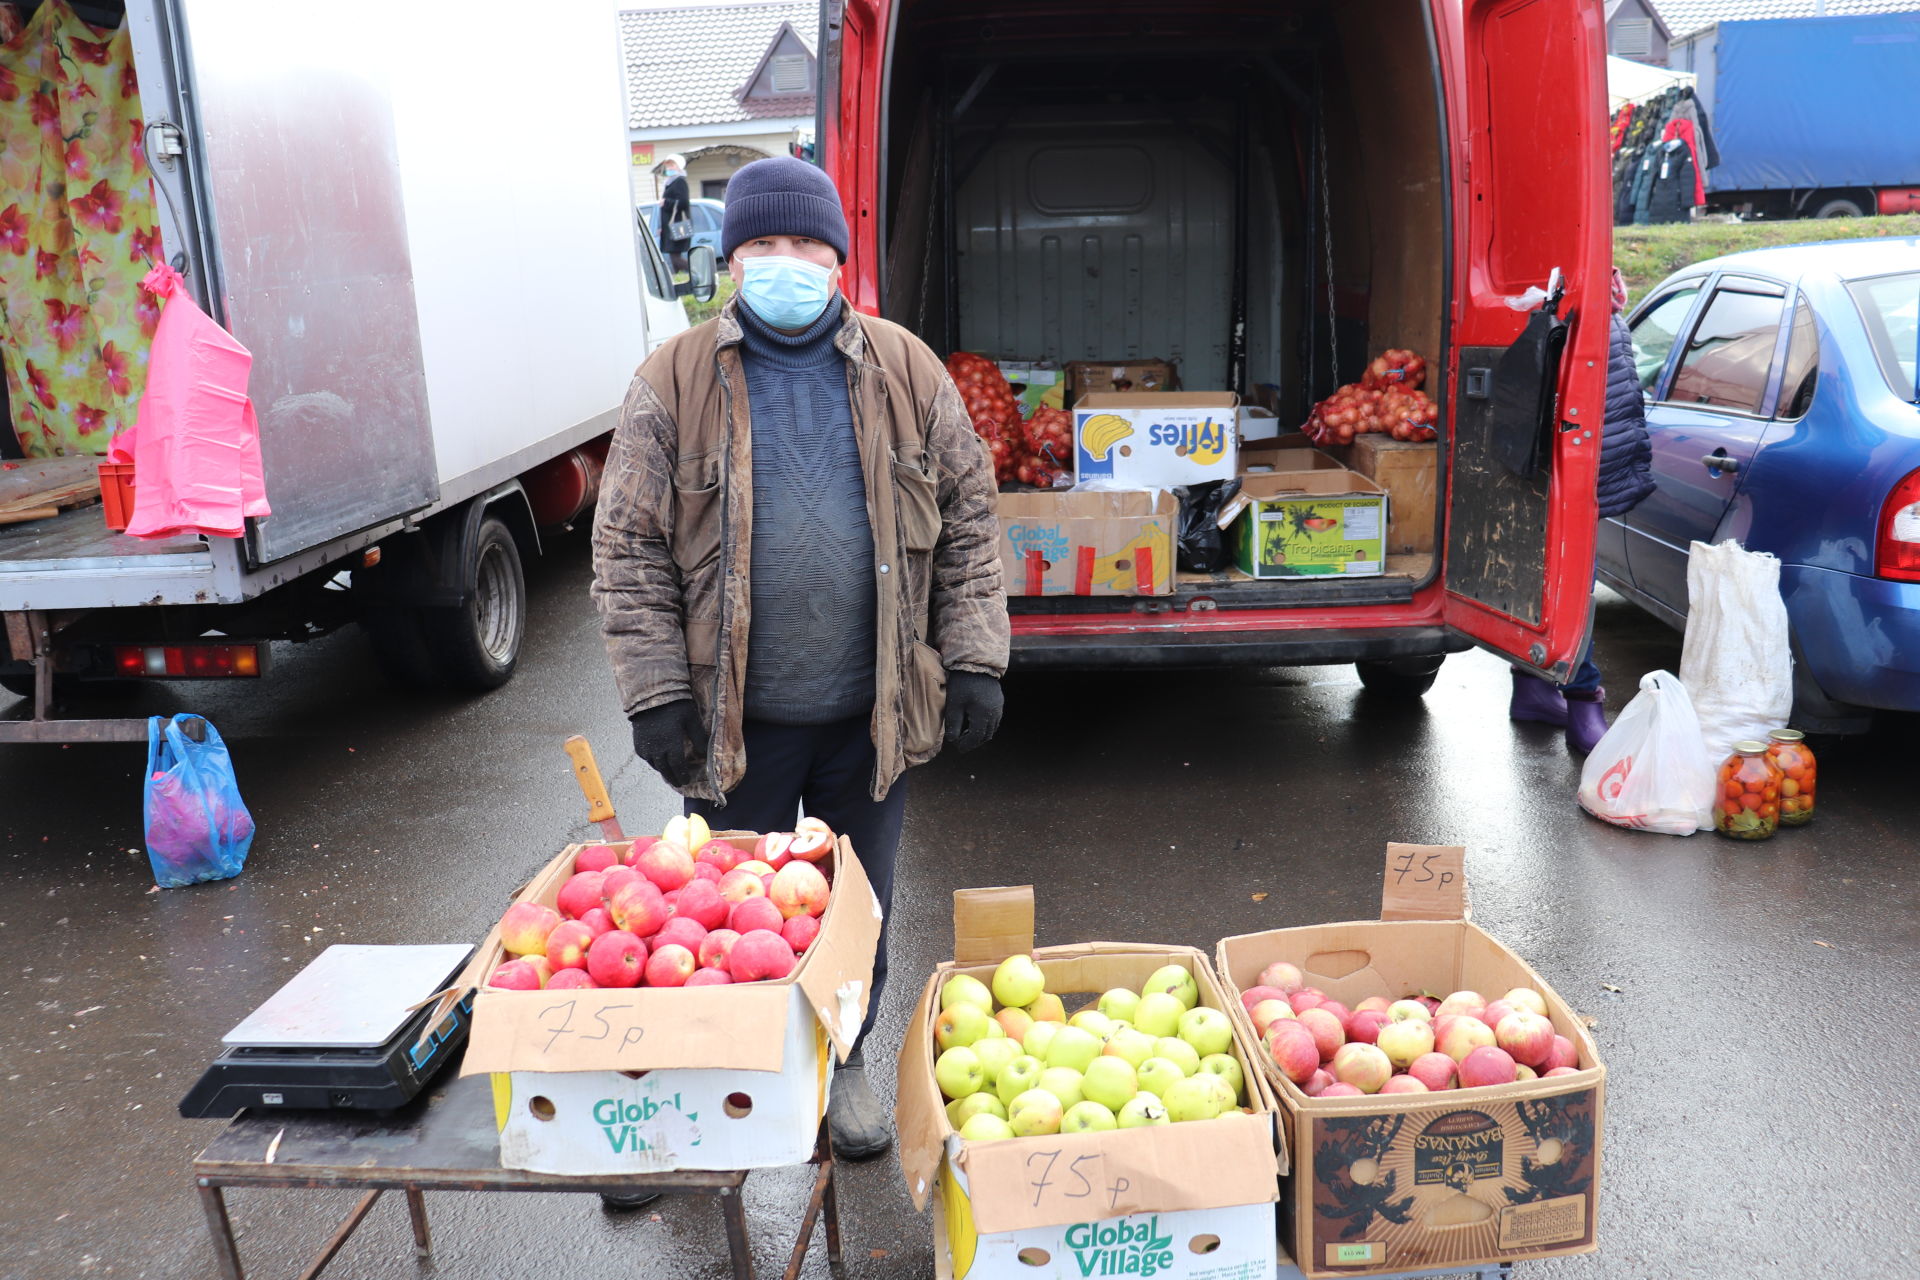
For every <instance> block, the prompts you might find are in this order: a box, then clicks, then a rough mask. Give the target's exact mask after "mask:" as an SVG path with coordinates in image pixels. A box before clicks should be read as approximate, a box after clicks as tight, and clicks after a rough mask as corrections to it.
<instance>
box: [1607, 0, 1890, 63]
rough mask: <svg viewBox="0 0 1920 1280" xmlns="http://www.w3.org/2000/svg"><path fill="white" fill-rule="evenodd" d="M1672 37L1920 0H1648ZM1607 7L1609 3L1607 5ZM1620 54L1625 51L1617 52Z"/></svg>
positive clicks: (1884, 9)
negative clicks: (1721, 24)
mask: <svg viewBox="0 0 1920 1280" xmlns="http://www.w3.org/2000/svg"><path fill="white" fill-rule="evenodd" d="M1652 4H1653V7H1655V8H1657V9H1659V11H1660V16H1661V17H1662V18H1664V19H1665V20H1666V25H1667V29H1668V30H1669V31H1670V32H1671V33H1672V38H1673V39H1674V40H1676V41H1677V40H1684V39H1685V38H1686V37H1688V36H1690V35H1692V34H1693V33H1694V32H1696V31H1699V30H1700V29H1701V28H1703V27H1710V26H1712V25H1713V24H1714V23H1716V22H1750V21H1752V20H1753V19H1755V18H1841V17H1848V16H1850V15H1853V14H1857V13H1911V12H1915V11H1920V0H1652ZM1607 7H1608V9H1609V10H1611V9H1612V8H1613V6H1612V5H1608V6H1607ZM1621 56H1622V57H1624V56H1626V55H1624V54H1623V55H1621Z"/></svg>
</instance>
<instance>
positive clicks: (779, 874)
mask: <svg viewBox="0 0 1920 1280" xmlns="http://www.w3.org/2000/svg"><path fill="white" fill-rule="evenodd" d="M767 897H769V898H771V899H772V900H773V905H774V906H776V907H778V908H780V916H781V918H782V919H785V920H791V919H793V918H794V917H795V916H817V915H819V914H820V913H821V912H823V911H825V910H826V909H827V878H826V877H825V876H823V875H821V874H820V868H818V867H816V866H814V865H813V864H812V863H811V862H789V863H788V864H787V865H786V866H784V867H782V868H780V869H779V870H778V871H776V872H774V873H773V883H771V884H769V885H768V886H767Z"/></svg>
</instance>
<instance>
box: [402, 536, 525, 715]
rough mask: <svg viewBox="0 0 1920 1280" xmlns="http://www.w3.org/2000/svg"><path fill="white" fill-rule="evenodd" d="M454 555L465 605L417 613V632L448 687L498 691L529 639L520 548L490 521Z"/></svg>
mask: <svg viewBox="0 0 1920 1280" xmlns="http://www.w3.org/2000/svg"><path fill="white" fill-rule="evenodd" d="M458 554H459V557H460V579H459V581H460V585H461V590H462V593H463V594H464V595H465V597H466V603H465V604H463V605H460V606H458V607H456V608H452V609H422V610H420V612H419V613H418V615H417V617H418V618H419V623H420V630H421V633H422V635H423V636H424V637H425V639H426V644H427V648H428V649H429V650H430V651H431V652H432V654H433V656H434V657H435V658H436V659H437V660H438V661H437V664H436V665H437V666H438V667H439V673H440V676H441V678H442V679H444V680H445V681H446V682H447V683H448V684H449V685H451V686H452V687H454V688H456V689H470V690H473V691H475V692H485V691H486V690H488V689H498V688H499V687H500V686H501V685H503V684H505V683H506V682H507V681H509V680H511V679H513V671H514V668H515V667H516V666H518V665H519V662H520V643H521V641H522V640H524V639H525V638H526V634H527V580H526V575H525V574H524V573H523V572H522V570H521V567H520V549H519V547H517V546H515V545H514V541H513V534H512V533H511V532H510V531H509V530H508V529H507V526H506V525H505V524H503V523H501V522H500V521H499V520H497V519H494V518H492V517H488V518H487V519H484V520H482V521H481V522H480V523H479V525H478V526H477V527H476V528H475V530H474V533H473V536H472V537H471V538H470V539H464V540H463V543H462V545H461V546H460V547H459V549H458Z"/></svg>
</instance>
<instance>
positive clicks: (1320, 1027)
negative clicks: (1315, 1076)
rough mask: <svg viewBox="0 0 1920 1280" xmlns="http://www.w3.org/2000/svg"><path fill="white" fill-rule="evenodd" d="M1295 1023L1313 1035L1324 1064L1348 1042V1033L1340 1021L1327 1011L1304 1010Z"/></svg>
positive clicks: (1295, 1017) (1296, 1016)
mask: <svg viewBox="0 0 1920 1280" xmlns="http://www.w3.org/2000/svg"><path fill="white" fill-rule="evenodd" d="M1294 1021H1295V1022H1298V1023H1299V1024H1300V1025H1301V1026H1303V1027H1305V1028H1306V1029H1307V1030H1308V1031H1311V1032H1312V1033H1313V1044H1314V1048H1315V1049H1316V1050H1318V1051H1319V1054H1320V1061H1322V1062H1326V1061H1329V1060H1330V1059H1331V1058H1332V1057H1333V1055H1334V1052H1335V1051H1336V1050H1338V1049H1339V1048H1340V1046H1341V1045H1343V1044H1345V1043H1346V1042H1347V1033H1346V1030H1345V1029H1344V1028H1343V1027H1341V1025H1340V1019H1338V1018H1336V1017H1334V1016H1333V1015H1332V1014H1330V1013H1328V1012H1327V1011H1326V1010H1325V1009H1320V1008H1313V1009H1304V1010H1302V1011H1301V1012H1299V1013H1297V1014H1295V1015H1294Z"/></svg>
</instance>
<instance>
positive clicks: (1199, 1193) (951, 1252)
mask: <svg viewBox="0 0 1920 1280" xmlns="http://www.w3.org/2000/svg"><path fill="white" fill-rule="evenodd" d="M954 954H955V957H956V958H955V959H954V960H951V961H948V962H946V963H943V964H941V965H940V966H939V967H937V968H936V969H935V970H934V971H933V975H932V977H930V978H929V979H928V980H927V985H926V989H925V990H924V991H923V992H921V994H920V999H919V1002H918V1004H916V1005H915V1007H914V1015H913V1021H912V1025H911V1026H909V1027H908V1029H907V1036H906V1043H905V1045H904V1046H903V1047H902V1049H901V1053H900V1077H899V1079H900V1084H899V1101H898V1104H897V1107H896V1112H895V1115H896V1119H897V1121H898V1125H899V1134H900V1168H901V1172H902V1173H903V1174H904V1175H905V1176H906V1180H907V1190H908V1192H909V1193H910V1194H911V1195H912V1197H913V1203H914V1207H915V1208H916V1209H924V1208H926V1206H927V1204H928V1202H929V1201H930V1200H932V1201H936V1202H937V1207H936V1209H935V1212H934V1215H933V1221H934V1273H935V1275H936V1276H938V1277H939V1278H940V1280H1003V1278H1005V1280H1013V1278H1015V1277H1018V1278H1019V1280H1034V1278H1041V1280H1048V1278H1055V1277H1057V1278H1059V1280H1066V1278H1067V1277H1076V1278H1077V1277H1084V1276H1159V1277H1163V1278H1165V1280H1256V1278H1257V1280H1270V1278H1271V1277H1272V1276H1273V1275H1274V1268H1275V1259H1276V1252H1277V1248H1278V1240H1277V1230H1276V1225H1275V1216H1274V1215H1275V1210H1274V1201H1275V1199H1276V1197H1277V1194H1278V1190H1279V1187H1278V1174H1279V1171H1280V1169H1281V1159H1282V1157H1281V1156H1280V1155H1279V1154H1278V1153H1277V1152H1276V1149H1275V1146H1276V1144H1275V1133H1276V1129H1275V1117H1274V1113H1273V1097H1272V1094H1271V1093H1270V1092H1269V1090H1268V1088H1267V1085H1266V1083H1265V1079H1264V1077H1263V1075H1262V1074H1261V1072H1260V1070H1259V1068H1258V1066H1257V1065H1256V1064H1255V1062H1254V1060H1253V1058H1252V1056H1251V1054H1250V1051H1249V1050H1250V1045H1249V1043H1248V1042H1246V1041H1245V1040H1244V1038H1243V1036H1242V1033H1241V1031H1240V1027H1239V1024H1238V1023H1234V1033H1233V1043H1232V1046H1231V1051H1232V1053H1233V1054H1234V1056H1235V1057H1236V1058H1237V1059H1238V1060H1239V1062H1240V1064H1241V1068H1242V1071H1243V1073H1244V1076H1245V1081H1246V1089H1247V1094H1246V1098H1247V1105H1246V1107H1245V1108H1244V1109H1242V1110H1234V1111H1228V1112H1226V1113H1225V1114H1222V1115H1219V1116H1216V1117H1215V1118H1213V1119H1211V1120H1192V1121H1188V1122H1186V1123H1182V1124H1161V1125H1150V1126H1142V1127H1138V1128H1130V1129H1114V1130H1109V1131H1107V1132H1092V1133H1075V1134H1055V1135H1052V1136H1047V1137H1025V1138H1010V1139H1006V1140H1003V1141H998V1142H968V1141H965V1140H963V1139H962V1138H961V1137H960V1135H959V1134H958V1133H956V1132H955V1131H954V1128H953V1126H952V1124H951V1123H949V1120H948V1116H947V1109H946V1106H945V1103H944V1100H943V1098H942V1096H941V1092H940V1088H939V1086H938V1085H937V1084H936V1083H935V1082H934V1076H933V1063H934V1057H935V1053H934V1042H933V1025H934V1020H935V1018H936V1016H937V1015H938V1013H939V1011H940V991H941V987H942V986H943V985H944V984H945V983H946V982H947V980H948V979H949V978H952V977H953V976H955V975H956V974H970V975H972V976H974V977H976V978H979V979H980V980H981V981H982V982H990V981H991V979H992V977H993V973H994V969H995V968H996V966H997V965H998V964H999V962H1000V961H1001V960H1003V959H1005V958H1006V957H1008V956H1010V955H1031V956H1032V957H1033V958H1034V961H1035V962H1036V963H1037V964H1038V965H1039V967H1040V971H1041V973H1042V974H1043V975H1044V977H1045V979H1046V990H1047V992H1048V993H1050V994H1054V995H1060V996H1063V997H1065V1000H1066V1004H1067V1007H1068V1008H1069V1009H1071V1008H1073V1007H1074V1005H1075V1004H1076V996H1077V997H1078V1001H1077V1002H1079V1003H1090V1002H1091V1000H1092V998H1093V997H1095V996H1097V995H1098V994H1099V993H1101V992H1103V991H1106V990H1109V989H1110V988H1113V987H1129V988H1131V989H1132V990H1135V991H1138V990H1139V989H1140V987H1141V985H1142V984H1143V983H1144V982H1145V981H1146V979H1147V978H1148V977H1149V976H1151V975H1152V973H1153V972H1154V970H1156V969H1159V968H1161V967H1163V966H1165V965H1180V966H1181V967H1183V968H1185V969H1187V970H1188V971H1189V972H1190V973H1192V974H1193V977H1194V982H1195V984H1196V987H1197V989H1198V992H1199V1003H1200V1004H1201V1005H1205V1006H1207V1007H1209V1008H1214V1009H1222V1010H1224V1009H1225V1007H1226V1005H1227V1003H1228V1001H1229V997H1228V996H1227V994H1226V992H1225V991H1224V990H1223V989H1222V987H1221V985H1220V982H1219V980H1218V978H1217V977H1216V976H1215V975H1214V972H1213V968H1212V966H1211V965H1210V964H1208V962H1207V958H1206V956H1205V955H1204V954H1203V953H1201V952H1199V951H1196V950H1194V949H1193V948H1191V947H1171V946H1156V945H1152V944H1147V943H1127V942H1089V943H1083V944H1080V945H1077V946H1062V947H1043V948H1041V949H1039V950H1034V948H1033V890H1032V888H1031V887H1013V888H999V889H962V890H959V891H958V892H956V893H955V894H954ZM1230 1020H1231V1019H1230Z"/></svg>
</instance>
